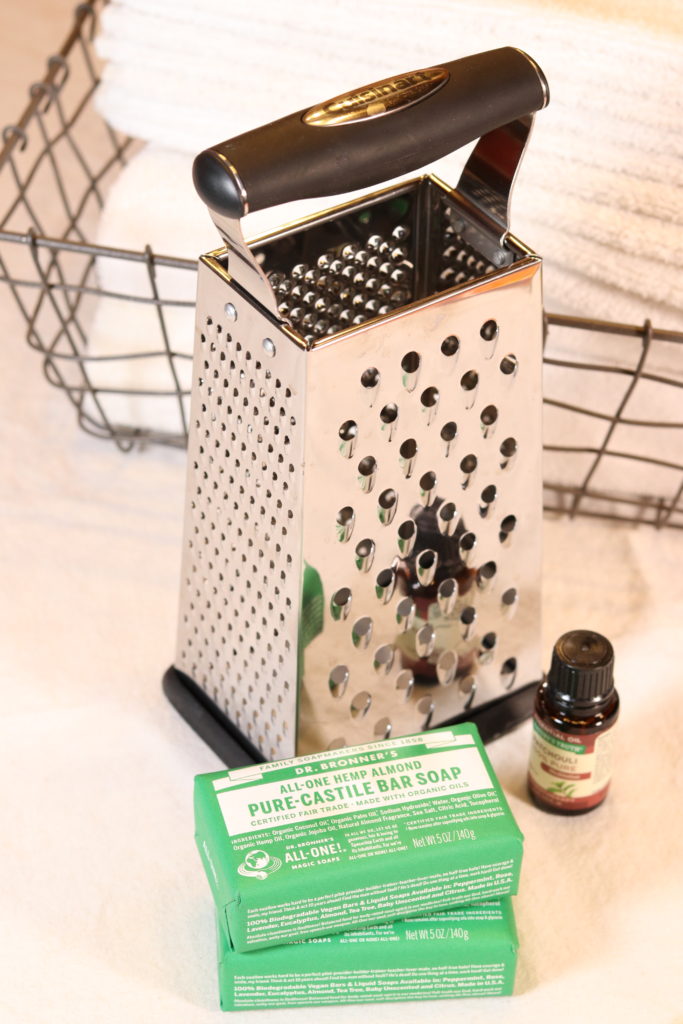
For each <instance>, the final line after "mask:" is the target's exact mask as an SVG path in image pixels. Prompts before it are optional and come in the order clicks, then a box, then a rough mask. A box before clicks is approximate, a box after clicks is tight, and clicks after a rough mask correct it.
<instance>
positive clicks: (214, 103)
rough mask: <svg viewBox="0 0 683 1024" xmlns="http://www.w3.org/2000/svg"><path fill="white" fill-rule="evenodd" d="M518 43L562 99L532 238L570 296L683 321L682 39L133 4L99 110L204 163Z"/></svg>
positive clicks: (371, 13)
mask: <svg viewBox="0 0 683 1024" xmlns="http://www.w3.org/2000/svg"><path fill="white" fill-rule="evenodd" d="M444 40H453V42H452V43H450V47H451V48H452V49H451V51H450V52H448V53H444ZM509 44H512V45H516V46H520V47H521V48H523V49H526V50H527V51H528V52H529V53H531V54H532V56H533V57H534V58H535V59H537V60H538V62H539V63H540V65H541V67H543V69H544V70H545V72H546V74H547V76H548V80H549V82H550V89H551V103H550V106H549V108H548V109H547V110H544V111H543V112H542V113H541V115H540V116H539V117H538V119H537V124H536V129H535V132H534V137H533V139H532V144H531V146H530V150H529V153H528V154H527V157H526V160H525V163H524V167H523V170H522V172H521V175H520V181H519V182H518V186H517V194H516V200H515V221H514V229H515V231H517V232H518V233H519V234H520V235H521V236H522V237H524V238H525V239H526V240H528V241H529V242H530V243H531V244H533V245H534V246H536V247H537V248H538V249H539V251H542V252H543V253H544V255H546V257H547V259H548V265H549V267H550V268H554V267H557V268H558V269H559V268H561V270H562V271H563V272H566V273H567V274H569V275H572V276H571V277H570V278H569V279H568V291H569V292H570V293H571V292H572V291H574V289H573V287H572V286H573V284H574V282H575V280H576V282H577V289H578V290H580V288H581V284H582V282H584V281H585V282H593V283H599V284H601V285H604V286H605V287H608V288H611V289H615V290H616V291H615V302H614V306H618V300H619V297H620V293H621V295H622V296H624V297H625V296H628V295H635V296H638V297H639V298H641V299H643V300H645V301H646V302H648V303H650V304H652V303H660V304H663V305H669V306H673V307H677V306H679V305H680V302H681V297H682V289H681V281H680V273H679V269H678V268H679V263H680V256H681V230H680V227H681V224H683V160H681V156H682V155H683V137H682V136H681V133H680V131H679V129H678V126H679V125H680V123H681V120H682V118H683V59H682V58H683V52H682V50H681V45H680V40H677V39H673V40H669V39H665V38H663V37H662V36H660V35H655V34H654V33H649V32H646V31H644V30H642V29H636V28H634V27H632V26H627V25H623V24H619V23H615V22H609V21H601V20H599V19H597V18H586V17H579V16H577V15H574V14H570V13H566V12H562V11H561V10H553V11H544V12H539V10H538V9H537V8H532V7H529V6H526V5H524V4H520V3H517V4H514V5H503V4H501V3H488V4H485V5H481V4H477V5H471V4H469V3H464V2H462V0H448V2H445V0H442V2H435V0H431V2H430V3H428V4H425V5H421V6H420V7H419V8H418V7H417V6H416V5H415V4H413V3H412V2H411V3H409V2H408V0H377V2H375V3H373V4H372V5H361V4H359V3H358V2H357V0H354V2H350V0H343V2H340V3H338V4H335V5H326V6H323V7H321V6H320V5H314V4H313V3H312V2H311V0H291V2H290V3H288V4H287V5H283V4H274V3H272V2H268V0H255V2H254V3H252V4H251V5H250V6H249V7H248V8H241V9H237V8H236V7H231V8H230V9H226V6H225V5H224V4H219V3H217V0H197V2H195V3H194V4H193V5H191V6H189V7H188V6H186V5H184V4H180V3H179V2H177V0H176V2H171V3H169V4H165V5H163V8H162V6H161V4H160V3H158V2H157V0H119V2H115V3H112V4H110V5H109V6H108V8H107V9H106V10H105V11H104V14H103V33H102V35H101V38H100V40H99V50H100V53H101V54H102V55H103V56H104V57H105V58H107V59H108V61H109V64H108V67H107V68H106V70H105V75H104V81H103V84H102V87H101V90H100V94H99V101H98V102H99V104H100V110H101V111H102V113H103V114H104V115H105V116H106V117H107V118H108V120H110V121H111V123H112V124H114V125H115V126H116V127H117V128H120V129H121V130H124V131H127V132H129V133H131V134H133V135H137V136H139V137H142V138H145V139H150V140H153V141H156V142H158V143H160V144H163V145H166V146H170V147H172V148H175V149H182V150H185V151H188V152H197V151H198V150H200V149H202V148H205V147H206V146H207V145H210V144H212V143H214V142H217V141H219V140H220V139H222V138H226V137H229V136H231V135H234V134H238V133H239V132H242V131H245V130H247V129H249V128H252V127H254V126H256V125H257V124H259V123H262V122H264V121H268V120H272V119H273V118H275V117H279V116H282V115H285V114H287V113H289V112H291V111H292V110H296V109H297V108H299V107H305V106H307V105H309V104H312V103H315V102H318V101H320V100H321V99H325V98H327V97H328V96H330V95H334V94H335V93H338V92H340V91H344V90H346V89H347V88H350V87H353V86H356V85H359V84H361V83H364V82H366V81H368V80H372V79H374V78H378V77H382V76H384V75H388V74H391V73H395V72H400V71H403V70H406V69H407V68H411V67H416V66H421V65H428V64H433V63H439V62H440V61H442V60H444V59H453V58H455V57H457V56H460V55H463V54H466V53H470V52H476V51H478V50H483V49H487V48H489V47H495V46H498V45H509ZM625 69H627V72H628V73H625ZM446 177H447V179H450V180H453V179H454V175H453V174H451V175H446ZM591 312H596V311H595V310H591ZM601 315H606V311H605V312H603V311H601ZM611 315H613V316H615V317H617V318H621V319H623V315H620V314H619V313H616V312H612V314H611Z"/></svg>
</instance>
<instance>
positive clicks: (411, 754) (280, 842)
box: [195, 724, 522, 952]
mask: <svg viewBox="0 0 683 1024" xmlns="http://www.w3.org/2000/svg"><path fill="white" fill-rule="evenodd" d="M195 823H196V839H197V844H198V847H199V851H200V854H201V857H202V861H203V864H204V868H205V870H206V874H207V876H208V879H209V882H210V885H211V888H212V891H213V895H214V899H215V902H216V906H217V909H218V915H219V919H220V921H221V926H222V927H223V929H224V930H225V934H226V941H227V942H228V944H229V945H230V947H231V948H232V949H234V950H235V951H237V952H246V951H249V950H254V949H258V948H263V947H267V946H277V945H281V944H285V943H291V942H295V941H297V940H300V939H306V938H310V937H313V936H319V935H326V934H331V933H334V932H341V931H344V930H347V929H356V928H364V927H366V926H368V925H371V924H375V923H378V922H387V921H395V920H398V919H400V918H405V917H410V916H414V915H421V914H425V913H431V912H433V911H438V910H444V909H447V908H451V907H454V906H458V905H465V904H469V903H473V902H477V901H480V900H488V899H493V898H497V897H500V896H506V895H509V894H511V893H515V892H516V891H517V884H518V879H519V869H520V862H521V857H522V835H521V833H520V831H519V829H518V827H517V825H516V823H515V821H514V819H513V817H512V814H511V812H510V809H509V807H508V805H507V802H506V800H505V797H504V796H503V793H502V791H501V788H500V785H499V783H498V781H497V779H496V777H495V775H494V773H493V769H492V768H491V765H490V762H489V760H488V757H487V756H486V753H485V751H484V748H483V745H482V743H481V740H480V738H479V734H478V732H477V729H476V727H475V726H473V725H471V724H465V725H460V726H451V727H447V728H443V729H438V730H435V731H433V732H430V733H425V734H420V735H417V736H404V737H401V738H398V739H395V740H385V741H380V742H377V743H370V744H367V745H364V746H360V747H347V748H344V749H343V750H338V751H328V752H325V753H321V754H311V755H307V756H305V757H301V758H293V759H289V760H285V761H276V762H273V763H271V764H262V765H257V766H254V767H248V768H241V769H236V770H233V771H230V770H228V771H221V772H215V773H212V774H209V775H200V776H198V777H197V779H196V782H195Z"/></svg>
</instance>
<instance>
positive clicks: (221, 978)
mask: <svg viewBox="0 0 683 1024" xmlns="http://www.w3.org/2000/svg"><path fill="white" fill-rule="evenodd" d="M217 931H218V982H219V990H220V999H221V1009H223V1010H254V1009H267V1008H269V1007H270V1008H274V1007H284V1006H323V1005H333V1004H337V1003H377V1002H389V1001H392V1000H408V999H455V998H459V997H462V996H502V995H511V994H512V987H513V983H514V978H515V967H516V964H517V946H518V942H517V932H516V929H515V919H514V915H513V912H512V903H511V900H510V899H509V898H505V899H503V900H498V901H495V902H491V903H481V904H479V905H477V906H471V907H461V908H459V909H456V910H446V911H441V912H439V913H437V914H432V915H430V916H429V917H416V918H411V920H408V921H394V922H393V923H392V924H382V925H373V926H372V927H371V928H366V929H363V930H360V931H352V932H343V933H342V934H341V935H328V936H324V937H322V938H317V939H306V940H304V941H303V942H296V943H294V944H293V945H290V946H278V947H277V948H275V949H260V950H256V951H255V952H253V953H235V952H234V950H232V949H230V944H229V941H228V938H227V936H226V934H225V929H224V928H223V927H222V926H221V922H220V921H219V927H218V929H217Z"/></svg>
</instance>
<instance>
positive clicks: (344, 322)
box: [250, 176, 528, 346]
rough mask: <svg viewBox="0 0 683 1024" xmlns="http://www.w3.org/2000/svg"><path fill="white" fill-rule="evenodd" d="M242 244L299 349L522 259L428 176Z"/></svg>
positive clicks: (510, 243) (516, 249) (513, 247)
mask: <svg viewBox="0 0 683 1024" xmlns="http://www.w3.org/2000/svg"><path fill="white" fill-rule="evenodd" d="M250 249H251V251H252V252H253V255H254V259H255V261H256V262H257V263H258V264H259V266H260V267H261V269H262V271H263V272H264V273H265V275H266V277H267V279H268V281H269V283H270V286H271V288H272V289H273V292H274V295H275V300H276V307H277V310H278V313H279V315H280V316H281V317H282V318H283V320H285V321H286V322H287V323H288V325H290V327H291V328H292V330H293V331H294V332H296V333H297V334H298V335H299V336H300V337H301V339H302V341H303V342H304V343H305V344H306V345H307V346H310V345H312V344H314V343H315V342H317V341H320V340H322V339H324V338H327V337H330V336H332V335H335V334H337V333H339V332H340V331H343V330H346V329H347V328H349V327H355V326H358V325H360V324H364V323H366V322H367V321H370V320H374V319H376V318H378V317H380V318H381V317H385V316H388V315H390V314H392V313H395V312H397V311H398V310H401V309H402V308H404V307H406V306H409V305H411V304H412V303H414V302H418V301H420V300H423V299H429V298H431V297H433V296H434V295H438V294H440V293H442V292H445V291H447V290H449V289H452V288H459V287H462V286H465V285H468V284H470V283H471V282H472V281H475V280H477V279H480V278H485V277H488V276H489V275H491V274H494V273H496V272H497V271H498V270H499V269H500V268H502V267H507V266H510V265H511V264H513V263H515V262H517V260H519V259H522V258H524V257H525V256H527V255H528V253H527V252H526V251H524V250H522V249H521V248H519V247H517V245H516V244H515V242H514V241H513V240H512V239H511V238H510V237H509V236H508V237H507V238H506V239H505V240H504V242H503V243H501V241H500V236H499V235H498V236H497V235H496V233H495V232H486V230H485V229H484V228H483V227H482V226H481V224H476V222H475V221H474V220H473V218H472V217H471V215H470V214H469V212H468V211H467V210H466V208H465V205H464V204H463V203H462V201H461V199H460V197H459V196H458V194H457V193H456V192H452V191H450V190H448V189H447V188H446V187H445V186H444V185H442V183H441V182H439V181H438V180H437V179H436V178H434V177H432V176H425V177H423V178H420V179H416V180H414V181H412V182H408V183H406V184H405V185H401V186H399V187H398V188H393V189H388V190H385V191H384V192H381V193H378V194H375V195H373V196H370V197H365V198H364V199H363V200H362V201H360V202H354V203H348V204H344V205H343V206H340V207H336V208H335V209H333V210H329V211H326V212H324V213H322V214H320V215H318V216H314V217H310V218H307V219H306V220H305V221H302V222H300V223H298V224H296V225H294V226H292V227H290V228H285V229H283V230H282V231H279V232H277V233H273V234H270V235H268V236H265V237H263V238H261V239H258V240H256V241H255V242H253V243H251V245H250Z"/></svg>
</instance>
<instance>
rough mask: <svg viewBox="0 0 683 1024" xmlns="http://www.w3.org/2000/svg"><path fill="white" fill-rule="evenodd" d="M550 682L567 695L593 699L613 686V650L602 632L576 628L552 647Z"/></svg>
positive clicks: (555, 690)
mask: <svg viewBox="0 0 683 1024" xmlns="http://www.w3.org/2000/svg"><path fill="white" fill-rule="evenodd" d="M548 686H549V687H550V689H551V690H552V691H553V692H554V693H555V694H557V696H562V697H565V698H567V697H568V698H570V699H572V700H578V701H594V700H597V699H599V698H600V697H605V696H607V695H608V694H609V693H610V692H611V691H612V689H613V688H614V650H613V648H612V645H611V643H610V642H609V640H607V639H606V637H604V636H601V635H600V633H593V632H592V631H591V630H589V629H573V630H571V631H570V632H569V633H563V635H562V636H561V637H560V639H559V640H558V641H557V643H556V644H555V647H554V649H553V658H552V662H551V665H550V671H549V673H548Z"/></svg>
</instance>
